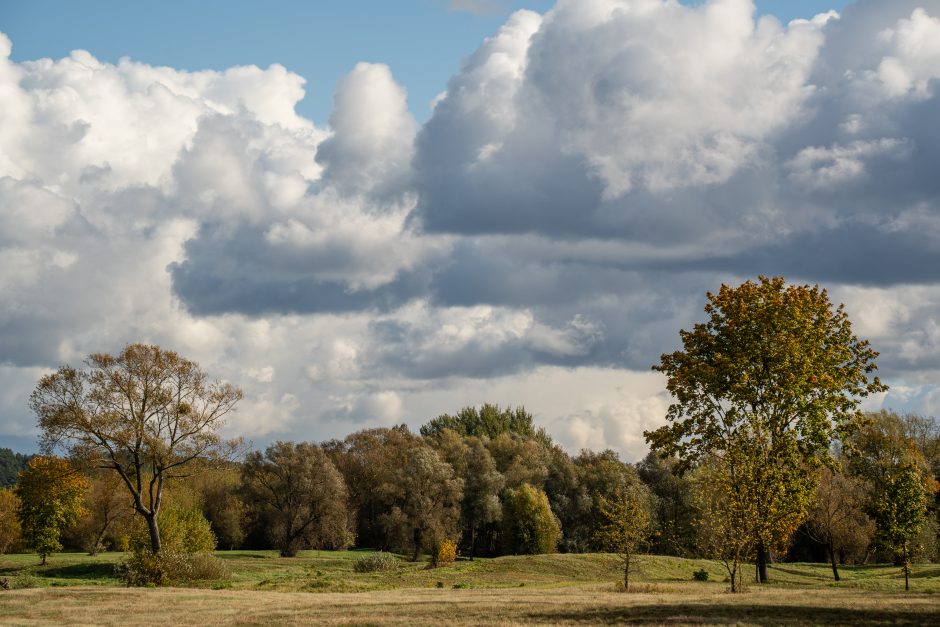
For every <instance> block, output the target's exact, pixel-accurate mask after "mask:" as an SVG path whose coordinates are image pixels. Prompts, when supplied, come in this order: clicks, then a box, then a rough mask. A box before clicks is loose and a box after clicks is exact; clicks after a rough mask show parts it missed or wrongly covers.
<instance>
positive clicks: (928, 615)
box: [0, 551, 940, 625]
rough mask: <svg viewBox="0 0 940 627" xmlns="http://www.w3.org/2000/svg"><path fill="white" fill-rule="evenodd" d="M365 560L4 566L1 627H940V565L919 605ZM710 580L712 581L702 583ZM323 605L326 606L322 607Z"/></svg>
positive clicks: (19, 559) (596, 559)
mask: <svg viewBox="0 0 940 627" xmlns="http://www.w3.org/2000/svg"><path fill="white" fill-rule="evenodd" d="M367 554H368V552H363V551H343V552H330V551H323V552H317V551H307V552H304V553H302V554H301V555H300V556H298V557H296V558H280V557H278V556H277V554H276V553H275V552H271V551H226V552H219V553H218V555H219V557H220V558H222V559H224V560H225V562H226V564H227V565H228V570H229V576H228V577H227V578H226V579H224V580H222V581H219V582H213V583H212V584H208V585H207V586H206V587H203V588H164V589H128V588H124V587H121V584H120V582H119V581H118V580H117V579H116V578H115V576H114V574H113V566H114V564H115V563H116V562H117V561H118V560H119V559H120V558H121V554H118V553H107V554H103V555H99V556H97V557H89V556H86V555H81V554H60V555H55V556H53V557H52V558H50V560H49V564H48V565H46V566H39V565H38V560H37V558H36V556H35V555H12V556H0V578H6V579H7V580H9V581H10V582H12V583H13V584H14V586H15V587H22V586H29V587H22V589H15V590H7V591H0V623H2V624H13V625H37V624H63V623H71V624H121V625H132V624H144V623H149V624H153V623H160V624H162V623H179V624H222V623H232V624H259V625H261V624H273V623H281V624H283V623H288V624H290V623H294V624H296V623H321V624H322V623H338V624H342V623H353V624H369V623H377V622H391V623H405V624H414V623H424V624H429V623H436V624H441V623H450V624H481V623H514V624H528V623H555V624H558V623H569V624H571V623H633V624H646V623H653V624H660V623H666V624H670V625H675V624H729V623H730V624H785V625H797V624H854V625H859V624H865V625H898V624H940V566H937V565H920V566H916V567H915V570H914V573H913V577H912V580H911V581H912V588H913V590H912V592H910V593H905V592H904V590H903V587H904V581H903V578H902V577H901V574H900V571H899V569H897V568H895V567H891V566H865V567H845V568H844V569H843V570H842V573H843V577H844V580H843V581H842V582H840V583H838V584H836V583H835V582H833V581H832V577H831V570H830V569H829V567H828V566H827V565H825V564H776V565H775V566H774V567H773V568H772V569H771V577H772V583H771V584H769V585H765V586H757V585H751V586H750V587H749V589H748V591H747V592H745V593H743V594H736V595H732V594H729V593H727V592H726V590H727V588H728V584H727V583H725V582H724V578H725V573H724V570H723V569H722V567H721V566H720V565H719V564H717V563H714V562H707V561H704V560H685V559H680V558H670V557H659V556H655V557H654V556H647V557H642V558H641V559H640V567H639V571H638V573H637V576H636V577H635V581H636V588H637V589H638V592H634V593H631V594H624V593H622V592H618V591H616V588H615V583H614V582H616V581H617V579H618V575H617V573H616V572H615V571H614V567H615V561H614V559H613V558H612V557H611V556H608V555H543V556H527V557H521V556H518V557H516V556H514V557H501V558H495V559H477V560H475V561H473V562H470V561H458V562H457V563H455V564H453V565H451V566H447V567H444V568H438V569H433V570H429V569H427V568H426V565H425V564H424V563H417V564H413V563H410V562H402V564H401V569H400V570H399V571H398V572H392V573H355V572H354V571H353V568H352V565H353V562H354V561H355V559H357V558H358V557H361V556H362V555H367ZM703 567H704V568H705V569H706V570H708V571H709V574H710V580H709V581H708V582H695V581H692V572H693V571H695V570H698V569H699V568H703ZM311 593H316V594H311Z"/></svg>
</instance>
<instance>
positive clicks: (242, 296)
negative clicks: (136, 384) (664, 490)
mask: <svg viewBox="0 0 940 627" xmlns="http://www.w3.org/2000/svg"><path fill="white" fill-rule="evenodd" d="M464 8H467V5H464ZM938 41H940V3H938V2H937V1H936V0H929V1H928V0H898V1H896V2H891V3H885V2H878V1H875V0H860V1H859V2H856V3H854V4H852V5H850V6H849V7H847V8H846V10H845V11H844V13H843V14H841V15H836V14H834V13H831V12H830V13H826V14H822V15H819V16H816V17H809V18H808V19H805V20H796V21H793V22H791V23H790V24H787V25H783V24H781V23H779V21H778V20H776V19H775V18H773V17H762V18H755V8H754V5H753V3H752V2H750V1H749V0H710V1H707V2H703V3H697V4H696V5H695V6H685V5H682V4H680V3H678V2H674V1H672V0H561V1H560V2H559V3H558V4H557V5H556V6H555V7H554V8H553V9H552V10H551V11H549V12H547V13H546V14H545V15H539V14H537V13H534V12H531V11H519V12H516V13H514V14H513V15H511V16H510V17H509V18H508V19H507V20H506V22H505V24H504V25H503V26H502V27H501V28H499V29H498V30H497V32H495V33H494V34H493V35H492V36H491V37H489V38H487V39H486V40H485V41H483V42H482V43H481V45H480V47H479V48H478V50H476V51H475V52H474V53H473V54H472V55H470V56H469V57H468V58H467V59H465V60H464V61H463V63H462V64H461V66H460V69H459V71H458V72H457V73H456V74H455V75H454V76H453V77H452V78H451V79H450V81H449V82H448V84H447V86H446V90H445V91H444V92H442V94H441V95H440V96H439V97H438V98H437V99H436V102H435V107H434V111H433V114H432V117H431V119H430V120H428V121H427V123H425V124H424V125H422V126H420V127H419V125H418V124H417V123H416V122H415V119H414V117H413V116H412V114H411V113H410V112H409V111H408V108H407V101H406V92H405V89H404V87H403V86H402V85H399V84H398V83H397V82H396V81H395V78H394V76H393V73H392V69H391V68H389V67H388V66H386V65H382V64H374V63H362V64H359V65H357V66H355V67H354V68H353V69H352V70H351V72H350V73H349V74H348V75H347V76H346V77H345V78H343V79H342V80H341V81H340V82H339V83H338V85H337V86H336V92H335V97H334V110H333V112H332V114H331V116H330V119H329V125H328V127H325V128H319V127H317V126H315V125H314V124H313V123H312V122H310V121H309V120H306V119H304V118H302V117H301V116H299V115H297V113H296V111H295V105H296V104H297V102H298V101H299V100H300V99H301V98H302V97H303V93H304V85H305V81H304V79H303V78H301V77H300V76H298V75H296V74H294V73H292V72H290V71H289V70H287V69H285V68H284V67H281V66H279V65H272V66H270V67H268V68H266V69H263V68H258V67H254V66H246V67H236V68H230V69H228V70H225V71H221V72H218V71H197V72H187V71H183V70H178V69H174V68H166V67H153V66H149V65H146V64H142V63H139V62H135V61H133V60H131V59H123V60H121V61H120V62H118V63H116V64H110V63H105V62H102V61H100V60H98V59H96V58H95V57H93V56H92V55H91V54H89V53H87V52H84V51H75V52H73V53H71V54H70V55H69V56H67V57H65V58H62V59H58V60H52V59H40V60H33V61H25V62H21V63H15V62H13V61H11V60H10V58H9V57H10V49H11V48H10V47H11V45H12V44H11V42H10V41H9V39H8V38H6V37H5V36H2V35H0V107H2V110H3V111H4V115H3V116H0V289H2V290H3V294H4V299H3V306H2V307H0V369H2V375H3V376H2V377H0V411H3V412H4V414H3V415H4V416H5V418H4V422H3V423H0V437H7V438H14V437H16V438H19V437H23V436H24V435H25V434H27V433H29V431H30V428H31V427H30V425H31V419H30V418H29V416H27V415H26V405H25V403H26V397H27V395H28V393H29V391H30V389H31V388H32V385H33V384H34V382H35V380H36V378H37V377H38V376H40V374H41V373H42V372H46V371H47V370H48V369H49V368H54V367H55V366H57V365H58V364H60V363H63V362H69V363H77V362H78V361H79V360H80V359H81V358H82V357H83V356H84V355H86V354H87V353H89V352H91V351H100V350H112V351H114V350H119V349H120V347H121V345H122V344H123V343H125V342H129V341H136V340H143V341H153V342H157V343H160V344H163V345H166V346H167V347H170V348H174V349H177V350H179V351H180V352H182V353H184V354H186V355H187V356H190V357H192V358H194V359H196V360H197V361H199V362H200V363H202V364H203V365H204V366H205V367H206V368H207V369H208V370H209V371H210V372H212V373H213V374H214V375H215V376H220V377H224V378H226V379H228V380H231V381H233V382H235V383H237V384H239V385H242V386H243V387H244V388H245V391H246V400H245V402H244V404H243V405H242V409H241V411H240V412H239V413H238V414H237V416H236V417H234V418H233V423H232V425H231V427H230V429H231V430H232V432H233V433H241V434H245V435H247V436H249V437H252V438H256V439H258V440H266V439H272V438H275V437H281V438H297V439H323V438H327V437H336V436H342V435H344V434H345V433H346V432H348V431H350V430H353V429H359V428H362V427H364V426H374V425H389V424H393V423H397V422H400V421H405V422H408V423H409V424H411V425H412V426H415V427H416V426H418V425H420V424H421V423H423V422H424V421H426V420H427V419H428V418H429V417H432V416H434V415H437V414H439V413H441V412H444V411H454V410H456V409H459V408H460V407H461V406H464V405H470V404H479V403H482V402H499V403H502V404H513V405H516V404H525V405H526V406H527V407H528V408H529V409H530V410H533V411H534V412H535V413H536V418H537V420H539V421H540V422H541V423H543V424H545V425H547V426H548V428H549V431H550V432H552V433H553V434H554V435H555V436H556V438H557V439H559V440H560V441H561V442H562V443H563V444H565V445H566V446H568V447H569V448H571V449H572V450H576V449H577V448H579V447H591V448H603V447H608V446H610V447H614V448H616V449H617V450H620V451H621V452H623V453H624V454H626V455H628V456H629V457H630V458H633V459H635V458H638V457H639V456H641V455H642V454H643V450H644V444H643V442H642V436H641V433H642V431H643V429H648V428H653V427H655V426H657V425H658V424H661V421H662V419H663V415H664V412H665V407H666V406H667V405H668V397H667V396H666V395H665V393H664V390H663V382H662V380H661V378H659V377H658V375H653V374H652V373H650V372H649V366H650V365H651V364H653V363H655V362H656V361H658V358H659V355H660V354H661V353H663V352H666V351H671V350H673V349H675V348H676V346H677V344H678V341H679V337H678V330H679V329H680V328H688V326H689V325H691V324H692V323H694V322H695V321H697V320H699V319H701V317H702V313H701V307H702V303H703V300H704V292H705V291H706V290H708V289H715V288H716V287H717V286H718V285H720V284H721V283H722V282H729V283H736V282H740V281H743V280H746V279H747V278H752V277H753V276H754V275H756V274H757V273H765V274H784V275H785V276H787V277H788V278H790V279H791V280H794V281H808V282H817V281H819V282H822V283H823V284H824V285H826V286H827V287H829V288H831V292H832V294H833V298H834V299H835V300H837V301H839V302H845V303H846V305H847V307H848V311H849V314H850V317H851V319H852V320H853V321H854V322H855V323H856V328H857V330H858V332H859V334H860V335H862V336H863V337H868V338H870V339H871V340H872V342H873V344H874V346H875V347H876V348H877V349H878V350H880V351H881V353H882V355H881V357H880V360H879V363H880V364H881V375H882V376H883V378H885V379H887V380H888V382H889V383H892V385H894V386H895V390H896V391H895V392H890V393H888V394H887V395H886V396H883V397H879V398H877V399H872V403H871V404H870V406H871V407H877V406H880V405H881V404H887V405H893V406H897V407H899V408H904V409H912V410H919V411H935V408H936V407H937V406H938V400H937V399H938V398H940V386H937V384H936V375H937V374H938V373H940V362H938V361H937V357H936V355H938V354H940V352H938V350H937V349H938V348H940V295H938V289H940V287H938V286H940V271H938V268H940V243H938V242H940V178H938V177H937V176H936V164H937V163H940V80H938V79H940V70H938V67H940V48H938V44H937V42H938ZM17 441H19V440H17Z"/></svg>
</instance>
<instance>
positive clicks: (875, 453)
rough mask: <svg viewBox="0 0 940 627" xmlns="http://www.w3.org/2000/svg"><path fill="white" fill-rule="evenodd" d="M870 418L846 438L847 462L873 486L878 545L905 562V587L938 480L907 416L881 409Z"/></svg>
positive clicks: (870, 507) (870, 510)
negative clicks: (911, 428)
mask: <svg viewBox="0 0 940 627" xmlns="http://www.w3.org/2000/svg"><path fill="white" fill-rule="evenodd" d="M867 418H868V421H867V424H866V425H864V427H863V428H862V429H860V430H859V431H858V432H857V433H855V434H854V435H853V437H852V438H851V439H850V440H849V441H848V448H849V450H850V452H851V457H850V458H849V459H850V461H849V464H850V467H851V469H852V471H853V472H854V473H855V474H857V475H859V476H861V477H863V478H865V479H866V480H867V481H868V482H869V483H870V485H871V486H872V488H871V491H870V499H869V502H868V507H867V509H868V514H869V515H870V516H871V518H872V519H873V520H874V521H875V526H876V529H877V531H876V534H875V540H876V544H877V545H879V546H880V547H881V548H883V549H886V550H887V551H888V552H889V553H890V554H891V555H892V556H893V557H894V558H895V559H896V560H897V561H898V562H899V563H900V564H901V565H902V566H903V568H904V575H905V588H907V587H908V583H909V582H908V573H909V570H910V562H911V560H912V558H913V556H914V553H915V551H916V549H918V548H919V547H918V546H917V544H918V543H917V542H916V539H917V537H918V535H919V533H920V531H921V530H922V528H923V526H924V523H925V522H926V518H927V506H928V503H929V501H930V497H931V496H932V495H933V494H934V493H935V492H936V491H937V482H936V480H935V479H934V477H933V475H932V473H931V469H930V466H929V465H928V463H927V460H926V459H924V455H923V453H922V450H921V448H920V447H919V446H918V442H917V441H916V440H915V438H914V437H912V434H911V431H910V423H909V422H908V419H907V418H906V417H902V416H898V415H896V414H893V413H890V412H884V411H882V412H879V413H877V414H869V415H868V416H867Z"/></svg>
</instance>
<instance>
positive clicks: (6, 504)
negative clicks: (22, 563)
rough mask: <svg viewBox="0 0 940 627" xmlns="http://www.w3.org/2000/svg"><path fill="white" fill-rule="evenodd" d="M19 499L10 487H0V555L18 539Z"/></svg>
mask: <svg viewBox="0 0 940 627" xmlns="http://www.w3.org/2000/svg"><path fill="white" fill-rule="evenodd" d="M19 510H20V499H19V498H18V497H17V496H16V493H15V492H14V491H13V490H12V489H11V488H0V555H3V554H4V553H6V552H7V551H9V550H10V549H11V548H13V547H15V546H16V544H17V543H18V542H19V540H20V534H21V531H20V520H19V517H18V513H19Z"/></svg>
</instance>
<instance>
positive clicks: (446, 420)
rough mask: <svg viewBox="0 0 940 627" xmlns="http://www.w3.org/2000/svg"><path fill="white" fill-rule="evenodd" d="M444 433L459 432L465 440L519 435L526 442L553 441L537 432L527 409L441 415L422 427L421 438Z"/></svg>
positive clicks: (488, 409) (470, 410) (471, 409)
mask: <svg viewBox="0 0 940 627" xmlns="http://www.w3.org/2000/svg"><path fill="white" fill-rule="evenodd" d="M444 429H450V430H452V431H456V432H457V433H459V434H460V435H463V436H468V435H472V436H476V437H484V436H486V437H488V438H495V437H496V436H498V435H500V434H503V433H510V434H515V435H519V436H522V437H525V438H537V439H540V440H543V441H545V442H550V441H551V438H549V437H548V435H547V434H546V433H545V430H544V429H541V428H539V429H536V428H535V426H534V425H533V424H532V414H530V413H529V412H527V411H526V410H525V408H524V407H516V408H515V409H513V408H512V407H506V408H505V409H501V408H500V406H499V405H490V404H489V403H486V404H484V405H483V406H482V407H480V409H477V408H476V407H464V408H463V409H461V410H460V411H459V412H457V414H456V415H454V416H451V415H449V414H442V415H440V416H438V417H437V418H434V419H433V420H431V421H429V422H428V423H427V424H426V425H424V426H423V427H421V435H423V436H425V437H428V436H433V435H435V434H437V433H440V432H441V431H443V430H444Z"/></svg>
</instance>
